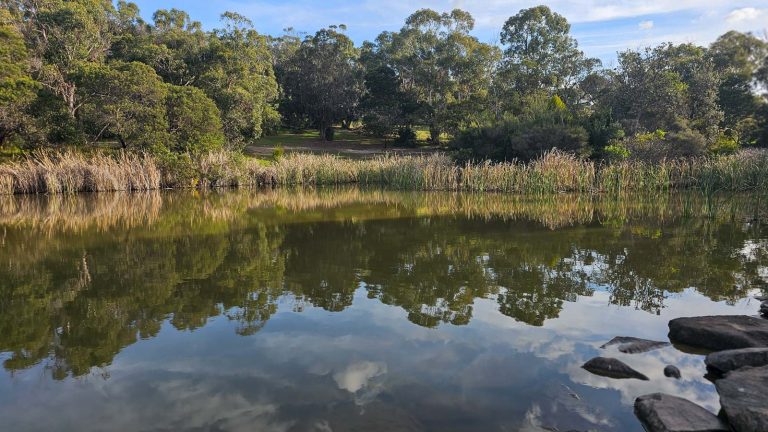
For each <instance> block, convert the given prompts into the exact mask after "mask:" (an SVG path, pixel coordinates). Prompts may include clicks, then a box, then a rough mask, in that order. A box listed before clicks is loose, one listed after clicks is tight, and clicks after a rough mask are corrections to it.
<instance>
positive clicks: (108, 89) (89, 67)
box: [75, 62, 170, 149]
mask: <svg viewBox="0 0 768 432" xmlns="http://www.w3.org/2000/svg"><path fill="white" fill-rule="evenodd" d="M76 76H77V78H76V80H75V84H76V85H77V86H78V99H79V100H81V101H83V102H82V107H81V110H80V111H81V112H80V118H81V120H82V122H83V124H84V126H85V130H86V131H87V132H88V133H89V137H90V140H91V141H93V142H96V141H99V140H101V139H103V138H114V139H116V140H117V141H118V142H119V143H120V145H121V147H123V148H140V149H146V148H152V147H155V146H157V147H164V146H167V145H168V144H169V143H170V137H169V136H168V120H167V117H166V105H165V102H166V96H167V92H168V89H167V86H166V85H165V84H164V83H163V81H162V80H161V79H160V77H159V76H158V75H157V74H156V73H155V71H154V70H153V69H152V68H151V67H149V66H147V65H145V64H143V63H139V62H131V63H122V62H115V63H112V64H110V65H105V64H84V65H82V66H81V67H80V68H79V70H78V72H77V75H76Z"/></svg>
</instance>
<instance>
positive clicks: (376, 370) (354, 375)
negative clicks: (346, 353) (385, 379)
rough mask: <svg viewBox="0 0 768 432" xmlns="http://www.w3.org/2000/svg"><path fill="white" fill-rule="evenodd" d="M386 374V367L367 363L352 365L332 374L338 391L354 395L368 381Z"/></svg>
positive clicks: (382, 364)
mask: <svg viewBox="0 0 768 432" xmlns="http://www.w3.org/2000/svg"><path fill="white" fill-rule="evenodd" d="M385 373H387V365H386V364H384V363H374V362H369V361H364V362H358V363H352V364H351V365H349V366H347V368H346V369H344V370H343V371H339V372H336V373H335V374H333V380H334V381H336V384H337V385H338V386H339V388H340V389H342V390H346V391H348V392H350V393H356V392H358V391H359V390H360V389H362V388H363V387H366V386H367V385H368V381H370V380H371V379H372V378H374V377H377V376H379V375H384V374H385Z"/></svg>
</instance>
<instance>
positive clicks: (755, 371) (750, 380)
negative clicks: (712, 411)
mask: <svg viewBox="0 0 768 432" xmlns="http://www.w3.org/2000/svg"><path fill="white" fill-rule="evenodd" d="M715 387H716V388H717V392H718V393H719V394H720V405H721V406H722V407H723V411H725V414H726V415H727V416H728V422H729V423H730V425H731V426H732V427H733V429H734V430H736V431H737V432H765V431H768V397H766V389H768V366H763V367H757V368H753V367H743V368H741V369H738V370H735V371H732V372H729V373H728V374H727V375H726V376H725V378H723V379H719V380H717V381H715Z"/></svg>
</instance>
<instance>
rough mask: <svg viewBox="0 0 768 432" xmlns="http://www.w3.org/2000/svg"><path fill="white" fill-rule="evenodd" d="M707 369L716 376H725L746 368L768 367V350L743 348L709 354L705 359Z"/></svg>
mask: <svg viewBox="0 0 768 432" xmlns="http://www.w3.org/2000/svg"><path fill="white" fill-rule="evenodd" d="M704 363H706V364H707V369H708V370H710V371H711V372H714V373H716V374H720V375H724V374H726V373H728V372H730V371H733V370H736V369H740V368H743V367H744V366H752V367H760V366H768V348H743V349H737V350H728V351H718V352H714V353H712V354H709V355H708V356H707V358H705V359H704Z"/></svg>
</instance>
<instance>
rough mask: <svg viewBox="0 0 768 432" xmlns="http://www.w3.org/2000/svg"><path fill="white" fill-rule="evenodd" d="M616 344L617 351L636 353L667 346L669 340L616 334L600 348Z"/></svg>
mask: <svg viewBox="0 0 768 432" xmlns="http://www.w3.org/2000/svg"><path fill="white" fill-rule="evenodd" d="M612 345H618V346H619V351H621V352H623V353H625V354H638V353H644V352H648V351H653V350H655V349H659V348H664V347H666V346H669V342H659V341H653V340H648V339H639V338H635V337H630V336H616V337H615V338H613V339H611V340H610V341H608V343H606V344H605V345H603V346H601V347H600V348H607V347H609V346H612Z"/></svg>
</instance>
